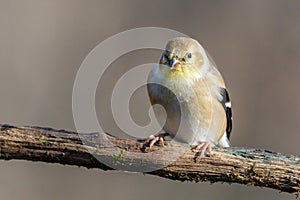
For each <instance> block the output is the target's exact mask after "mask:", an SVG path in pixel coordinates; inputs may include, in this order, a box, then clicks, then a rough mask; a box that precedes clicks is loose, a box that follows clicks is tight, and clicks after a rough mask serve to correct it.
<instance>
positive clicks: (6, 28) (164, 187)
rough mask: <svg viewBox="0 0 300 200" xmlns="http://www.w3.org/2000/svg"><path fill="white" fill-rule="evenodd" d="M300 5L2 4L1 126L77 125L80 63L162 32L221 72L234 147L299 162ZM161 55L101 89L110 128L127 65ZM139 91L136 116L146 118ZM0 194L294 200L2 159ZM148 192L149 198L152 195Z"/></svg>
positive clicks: (72, 0) (66, 0)
mask: <svg viewBox="0 0 300 200" xmlns="http://www.w3.org/2000/svg"><path fill="white" fill-rule="evenodd" d="M299 10H300V2H299V1H292V0H287V1H280V0H272V1H271V0H269V1H267V0H266V1H261V0H248V1H238V0H236V1H179V0H177V1H174V0H173V1H163V2H162V1H156V0H152V1H141V0H136V1H131V0H120V1H114V0H113V1H96V0H88V1H83V0H82V1H79V0H42V1H41V0H26V1H21V0H1V1H0V94H1V96H0V110H1V115H0V123H9V124H15V125H39V126H46V127H53V128H58V129H60V128H62V129H68V130H75V127H74V123H73V119H72V107H71V102H72V87H73V81H74V79H75V75H76V72H77V70H78V69H79V66H80V64H81V62H82V61H83V59H84V58H85V56H86V55H87V54H88V53H89V52H90V51H91V50H92V49H93V48H94V47H95V46H96V45H97V44H98V43H100V42H101V41H103V40H105V39H106V38H107V37H109V36H111V35H113V34H116V33H118V32H120V31H124V30H127V29H130V28H135V27H143V26H159V27H166V28H171V29H175V30H178V31H180V32H183V33H185V34H187V35H190V36H192V37H194V38H196V39H197V40H199V41H200V42H201V43H202V44H203V45H204V47H205V48H206V49H207V50H208V51H209V52H210V54H211V55H212V57H213V58H214V60H215V62H216V63H217V65H218V67H219V69H220V70H221V72H222V74H223V76H224V78H225V80H226V83H227V86H228V88H229V91H230V94H231V98H232V101H233V109H234V110H233V112H234V131H233V134H232V140H231V141H232V144H233V145H234V146H245V147H257V148H264V149H269V150H273V151H279V152H283V153H288V154H294V155H300V149H299V139H300V136H299V130H300V123H299V117H300V106H299V100H300V93H299V84H300V80H299V75H300V66H299V63H300V34H299V33H300V23H299V21H300V12H299ZM159 54H160V52H159V51H155V50H145V51H136V52H132V53H130V54H129V55H126V56H123V57H121V58H120V59H118V60H117V61H116V62H114V63H113V64H112V65H111V67H110V68H109V70H108V71H107V73H106V76H105V77H104V79H102V80H101V82H100V83H99V87H98V90H97V111H98V115H99V120H100V121H101V123H102V124H105V126H104V127H105V130H107V131H110V132H112V133H118V132H119V131H118V128H117V127H116V126H115V124H114V123H113V122H112V118H111V114H110V113H109V112H110V111H109V109H108V105H109V98H110V93H111V92H110V91H111V89H112V88H113V84H114V83H115V81H116V80H117V79H118V77H120V76H121V75H122V74H123V73H124V72H126V71H127V70H128V69H130V68H132V67H134V66H136V65H138V64H143V63H147V62H156V60H157V59H158V56H159ZM145 98H146V93H145V88H141V89H140V90H139V91H138V92H137V93H136V95H135V96H134V98H133V100H132V102H133V104H132V105H134V106H131V108H132V109H131V110H132V115H133V117H134V118H135V119H136V121H137V123H139V124H145V123H147V120H148V118H147V116H145V112H146V113H147V111H148V108H145V106H143V99H145ZM0 177H1V178H0V194H1V199H31V200H34V199H92V198H93V199H117V198H119V199H124V200H126V199H153V198H162V199H184V198H186V199H206V200H208V199H220V198H222V199H236V198H239V199H240V198H241V199H272V200H275V199H280V200H282V199H294V198H295V196H294V195H289V194H285V193H278V192H277V191H274V190H270V189H262V188H253V187H247V186H242V185H237V184H232V185H227V184H213V185H210V184H208V183H201V184H194V183H181V182H173V181H169V180H165V179H162V178H158V177H153V176H149V175H146V176H145V175H142V174H126V173H120V172H103V171H100V170H87V169H84V168H78V167H70V166H60V165H57V164H44V163H37V162H35V163H33V162H26V161H9V162H7V161H0ZM152 196H154V197H152Z"/></svg>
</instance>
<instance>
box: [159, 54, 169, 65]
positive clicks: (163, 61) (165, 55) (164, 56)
mask: <svg viewBox="0 0 300 200" xmlns="http://www.w3.org/2000/svg"><path fill="white" fill-rule="evenodd" d="M168 60H169V57H168V55H167V54H166V53H165V54H163V55H162V57H161V63H163V64H165V63H167V62H168Z"/></svg>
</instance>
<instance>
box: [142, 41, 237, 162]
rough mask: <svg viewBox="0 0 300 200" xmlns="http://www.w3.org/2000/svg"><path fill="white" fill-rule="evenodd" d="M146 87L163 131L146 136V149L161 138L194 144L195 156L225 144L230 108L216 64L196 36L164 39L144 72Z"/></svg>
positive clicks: (207, 152) (229, 128) (230, 115)
mask: <svg viewBox="0 0 300 200" xmlns="http://www.w3.org/2000/svg"><path fill="white" fill-rule="evenodd" d="M147 91H148V96H149V98H150V102H151V104H152V105H155V104H160V105H161V106H163V108H164V109H165V114H166V116H165V115H164V114H163V113H162V112H161V110H160V109H156V107H155V106H153V109H154V113H155V116H156V118H157V120H158V122H159V123H161V126H162V129H163V131H165V133H162V134H158V135H150V136H149V137H148V140H147V143H148V147H149V150H150V149H151V148H152V147H153V145H154V144H156V143H160V144H162V145H163V144H164V138H165V137H166V136H170V137H173V138H174V139H175V140H177V141H179V142H183V143H187V144H189V145H191V146H193V149H195V150H196V151H197V152H198V155H199V156H200V157H203V156H206V155H207V156H209V155H210V153H211V150H212V147H214V146H220V147H229V146H230V142H229V139H230V134H231V131H232V109H231V102H230V98H229V93H228V90H227V89H226V86H225V83H224V80H223V77H222V75H221V73H220V72H219V70H218V69H217V67H216V65H215V63H214V62H213V60H212V59H211V57H210V56H209V54H208V53H207V52H206V50H205V49H204V48H203V46H202V45H201V44H200V43H199V42H198V41H197V40H195V39H193V38H190V37H176V38H173V39H171V40H169V41H168V42H167V44H166V47H165V49H164V51H163V52H162V55H161V57H160V60H159V62H158V64H157V65H155V67H154V68H153V69H152V71H151V72H150V73H149V75H148V80H147Z"/></svg>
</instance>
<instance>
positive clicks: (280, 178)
mask: <svg viewBox="0 0 300 200" xmlns="http://www.w3.org/2000/svg"><path fill="white" fill-rule="evenodd" d="M82 141H84V142H82ZM83 143H84V144H83ZM143 144H144V143H143V142H141V141H137V140H131V139H120V138H115V137H113V136H111V135H109V134H106V133H90V134H80V135H78V134H77V133H75V132H69V131H65V130H54V129H51V128H42V127H15V126H10V125H0V159H5V160H11V159H22V160H31V161H42V162H48V163H60V164H68V165H77V166H83V167H87V168H100V169H102V170H113V169H120V170H127V171H142V172H145V171H146V173H147V174H152V175H158V176H161V177H164V178H169V179H173V180H180V181H195V182H199V181H210V182H227V183H241V184H246V185H255V186H263V187H268V188H273V189H277V190H280V191H283V192H289V193H295V194H297V195H298V194H299V192H300V158H299V157H297V156H292V155H285V154H280V153H275V152H271V151H267V150H258V149H247V148H214V149H213V151H212V153H211V155H210V157H205V158H198V159H196V160H195V152H193V151H192V150H191V148H190V147H188V146H187V145H184V144H180V143H177V142H174V141H169V142H167V145H166V146H165V147H157V146H155V147H154V149H153V151H152V152H150V153H144V152H143V151H142V149H143ZM96 158H98V159H96ZM99 161H101V162H99ZM153 170H154V171H153Z"/></svg>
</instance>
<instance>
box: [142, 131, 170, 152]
mask: <svg viewBox="0 0 300 200" xmlns="http://www.w3.org/2000/svg"><path fill="white" fill-rule="evenodd" d="M168 135H169V134H168V133H161V134H158V135H150V136H149V137H148V139H147V140H146V142H145V144H144V151H145V152H150V150H151V148H152V147H153V146H154V145H155V144H160V145H162V146H164V145H165V144H164V137H166V136H168Z"/></svg>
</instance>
